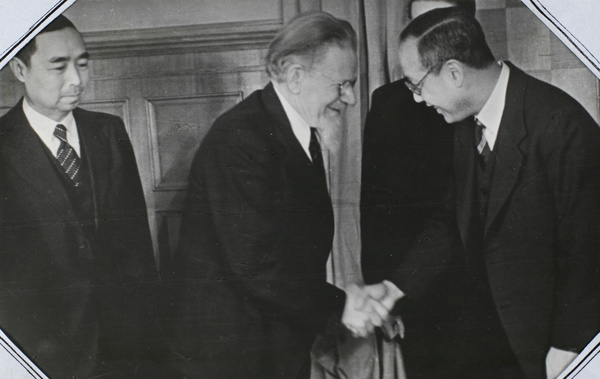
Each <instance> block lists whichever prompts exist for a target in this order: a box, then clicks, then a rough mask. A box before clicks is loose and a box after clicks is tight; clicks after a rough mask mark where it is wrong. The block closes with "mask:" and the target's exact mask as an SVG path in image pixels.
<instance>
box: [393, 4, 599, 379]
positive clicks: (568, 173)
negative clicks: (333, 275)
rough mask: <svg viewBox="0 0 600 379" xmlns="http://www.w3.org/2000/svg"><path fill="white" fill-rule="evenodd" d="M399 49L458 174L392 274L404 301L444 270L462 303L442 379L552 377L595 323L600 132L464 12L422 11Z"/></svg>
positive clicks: (426, 293) (429, 288) (430, 288)
mask: <svg viewBox="0 0 600 379" xmlns="http://www.w3.org/2000/svg"><path fill="white" fill-rule="evenodd" d="M399 57H400V66H401V67H402V71H403V72H404V74H405V76H406V83H407V86H408V87H409V88H410V89H411V90H412V91H413V93H414V94H413V96H414V98H415V100H416V101H418V102H423V103H425V104H426V105H427V106H429V107H431V108H433V109H435V110H436V112H437V113H439V114H441V115H442V116H443V117H444V119H445V120H446V122H448V123H455V125H453V126H452V129H453V131H454V158H453V165H454V169H455V173H454V175H455V179H454V180H453V183H452V184H451V186H450V189H449V194H448V202H447V206H446V207H445V209H443V210H441V211H439V212H438V213H436V215H435V216H434V217H433V218H432V219H430V221H429V224H428V227H427V228H426V230H425V232H424V234H423V235H421V236H420V237H419V238H418V239H417V243H415V245H414V246H413V247H412V248H411V250H410V252H409V253H408V254H406V256H405V257H403V259H402V260H401V262H400V263H399V264H398V266H397V267H396V269H395V270H394V273H393V274H392V275H391V276H390V277H388V279H389V280H391V281H392V282H393V283H394V284H396V285H397V286H398V288H400V289H401V290H402V291H403V292H404V294H405V298H404V299H403V300H400V301H399V303H398V305H401V303H403V302H407V301H408V302H410V301H412V302H417V303H418V302H420V301H422V300H426V299H428V298H430V297H431V296H435V292H436V291H438V290H439V287H437V286H436V285H435V283H436V281H438V280H440V279H441V278H443V277H444V276H445V275H450V276H451V277H452V279H453V280H452V282H454V283H455V284H456V287H453V288H452V291H446V292H445V296H448V297H449V298H450V299H451V300H452V301H454V302H456V303H457V304H461V306H462V308H463V309H462V311H460V312H457V313H456V314H448V315H446V316H447V325H448V328H450V329H453V330H456V331H457V332H456V333H455V336H456V338H457V340H456V343H454V344H453V345H450V346H451V347H452V348H453V349H455V350H454V351H453V352H452V353H451V354H453V355H454V357H455V358H456V361H455V362H454V365H452V366H449V367H448V370H447V372H446V373H445V374H443V375H441V377H460V378H546V377H549V378H555V377H556V376H557V375H558V374H559V373H560V372H561V370H562V369H563V368H564V367H565V366H566V365H567V364H568V363H569V362H570V361H571V360H572V359H573V358H574V357H575V356H576V355H577V353H578V352H579V351H581V350H582V349H583V347H585V345H586V344H587V343H588V342H589V341H590V340H591V339H592V338H593V337H594V336H595V335H596V334H597V333H598V331H599V330H600V307H599V298H600V291H599V288H598V277H599V275H598V271H599V261H598V251H599V249H600V240H599V239H600V233H599V230H600V223H599V221H600V218H599V217H598V215H599V214H600V129H599V128H598V125H597V124H596V123H595V122H594V121H593V120H592V118H591V117H590V116H589V114H588V113H587V112H586V111H585V110H584V109H583V107H582V106H581V105H580V104H579V103H577V102H576V101H575V100H574V99H572V98H571V97H570V96H569V95H567V94H565V93H564V92H562V91H561V90H559V89H557V88H555V87H553V86H551V85H549V84H547V83H544V82H541V81H539V80H537V79H534V78H533V77H531V76H529V75H527V74H525V73H524V72H523V71H521V70H519V69H518V68H517V67H515V66H514V65H512V64H511V63H509V62H496V61H495V60H494V57H493V55H492V53H491V51H490V49H489V47H488V45H487V43H486V41H485V36H484V34H483V31H482V29H481V26H480V25H479V23H478V22H477V21H476V20H475V19H474V18H473V17H472V16H470V15H468V14H466V13H465V12H461V11H460V10H456V9H437V10H433V11H431V12H429V13H427V14H424V15H422V16H420V17H418V18H416V19H415V20H414V21H413V22H412V23H411V24H410V25H409V26H408V27H407V28H406V29H405V30H404V31H403V32H402V35H401V37H400V47H399ZM442 280H443V279H442ZM408 332H409V329H408V327H407V333H408ZM430 343H432V344H435V343H436V341H430ZM545 365H546V366H545Z"/></svg>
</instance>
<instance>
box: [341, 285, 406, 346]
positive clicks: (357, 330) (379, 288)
mask: <svg viewBox="0 0 600 379" xmlns="http://www.w3.org/2000/svg"><path fill="white" fill-rule="evenodd" d="M346 295H347V299H346V306H345V308H344V314H343V316H342V322H343V324H344V325H345V326H346V328H348V329H349V330H350V331H351V332H352V334H353V335H354V336H355V337H366V336H367V335H369V334H370V333H372V332H373V329H374V327H376V326H382V325H383V324H384V323H385V322H386V320H388V318H389V313H390V311H391V310H392V308H393V306H394V304H395V302H396V300H398V299H399V298H400V297H402V296H404V294H403V293H402V291H400V290H399V289H398V288H397V287H396V286H394V285H393V284H392V283H390V282H387V281H385V282H382V283H378V284H373V285H369V286H364V287H359V286H357V285H355V284H353V285H350V286H349V287H348V288H347V289H346ZM394 321H395V320H394Z"/></svg>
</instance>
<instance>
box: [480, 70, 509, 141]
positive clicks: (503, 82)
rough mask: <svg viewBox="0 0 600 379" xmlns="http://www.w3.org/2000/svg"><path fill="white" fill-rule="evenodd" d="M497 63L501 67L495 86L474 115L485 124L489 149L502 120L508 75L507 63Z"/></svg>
mask: <svg viewBox="0 0 600 379" xmlns="http://www.w3.org/2000/svg"><path fill="white" fill-rule="evenodd" d="M498 64H499V65H500V66H501V67H502V69H501V71H500V76H499V77H498V81H497V82H496V86H495V87H494V90H493V91H492V94H491V95H490V97H489V98H488V100H487V101H486V103H485V105H484V106H483V108H481V110H480V111H479V113H477V114H476V115H475V119H476V120H479V122H481V123H482V124H483V125H484V126H485V128H484V129H483V134H484V135H485V140H486V141H487V143H488V146H489V148H490V150H493V149H494V145H495V143H496V137H497V136H498V132H499V130H500V122H501V121H502V114H503V113H504V106H505V105H506V89H507V87H508V78H509V76H510V69H509V68H508V65H506V64H504V63H503V62H502V61H500V62H498Z"/></svg>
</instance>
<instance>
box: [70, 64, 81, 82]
mask: <svg viewBox="0 0 600 379" xmlns="http://www.w3.org/2000/svg"><path fill="white" fill-rule="evenodd" d="M81 76H82V73H80V72H79V68H78V67H77V65H74V64H70V65H69V67H68V69H67V73H66V80H67V84H69V85H72V86H77V87H79V86H80V85H81V83H82V78H81Z"/></svg>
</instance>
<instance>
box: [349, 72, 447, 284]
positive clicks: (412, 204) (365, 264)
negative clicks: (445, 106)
mask: <svg viewBox="0 0 600 379" xmlns="http://www.w3.org/2000/svg"><path fill="white" fill-rule="evenodd" d="M371 104H372V105H371V109H370V111H369V113H368V115H367V120H366V124H365V131H364V139H363V154H362V176H361V185H362V187H361V202H360V205H361V207H360V210H361V232H362V235H361V241H362V255H361V263H362V269H363V274H364V278H365V281H366V282H367V283H376V282H380V281H381V280H383V279H385V278H386V277H387V276H388V275H389V273H390V272H391V271H393V269H394V267H396V266H397V265H398V263H399V262H400V260H401V258H402V256H403V255H404V254H405V253H406V251H407V250H408V249H409V248H410V246H411V245H412V243H413V242H414V240H415V238H416V237H417V236H418V235H419V233H420V232H422V230H423V228H424V225H425V223H426V221H427V219H429V218H430V217H431V215H432V214H433V213H434V212H435V210H436V209H437V208H439V206H440V204H441V203H442V202H443V199H444V196H445V194H446V192H447V188H448V185H449V180H450V177H451V173H452V147H453V135H452V133H453V131H452V127H450V126H449V125H448V124H447V123H446V122H445V121H444V119H443V117H442V116H441V115H439V114H437V113H436V112H435V110H434V109H433V108H429V107H427V106H426V105H425V104H424V103H416V102H415V101H414V99H413V95H412V92H410V91H409V90H408V88H406V86H405V85H404V84H403V83H402V82H401V81H396V82H393V83H390V84H386V85H384V86H382V87H380V88H378V89H377V90H375V92H373V98H372V102H371Z"/></svg>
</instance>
